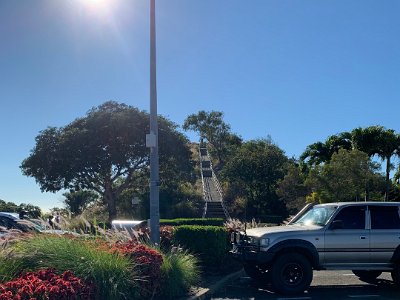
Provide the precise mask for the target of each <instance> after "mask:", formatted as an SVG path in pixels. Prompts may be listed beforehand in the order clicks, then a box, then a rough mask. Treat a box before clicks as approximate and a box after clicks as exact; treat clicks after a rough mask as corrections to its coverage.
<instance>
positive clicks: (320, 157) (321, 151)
mask: <svg viewBox="0 0 400 300" xmlns="http://www.w3.org/2000/svg"><path fill="white" fill-rule="evenodd" d="M339 149H346V150H351V149H352V142H351V133H349V132H342V133H339V134H338V135H331V136H329V137H328V138H327V139H326V141H325V142H324V143H323V142H317V143H314V144H311V145H308V146H307V148H306V150H305V151H304V152H303V154H302V155H301V156H300V160H302V161H303V162H304V161H306V160H307V164H308V165H310V166H315V165H320V164H322V163H326V162H329V161H330V160H331V157H332V155H333V154H334V153H338V151H339Z"/></svg>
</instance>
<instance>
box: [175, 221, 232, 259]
mask: <svg viewBox="0 0 400 300" xmlns="http://www.w3.org/2000/svg"><path fill="white" fill-rule="evenodd" d="M173 241H174V243H175V244H176V245H181V246H183V247H185V248H186V249H188V250H190V251H192V252H194V253H197V254H199V255H200V259H201V262H202V264H204V265H206V266H219V265H220V263H221V261H222V260H223V258H224V256H225V255H226V253H227V251H228V243H227V231H226V229H225V228H224V227H219V226H197V225H182V226H178V227H176V228H175V231H174V237H173Z"/></svg>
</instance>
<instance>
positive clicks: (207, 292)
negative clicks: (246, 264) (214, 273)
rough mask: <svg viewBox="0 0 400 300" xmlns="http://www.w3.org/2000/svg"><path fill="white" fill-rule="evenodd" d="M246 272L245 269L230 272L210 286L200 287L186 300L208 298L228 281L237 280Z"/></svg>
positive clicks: (203, 299)
mask: <svg viewBox="0 0 400 300" xmlns="http://www.w3.org/2000/svg"><path fill="white" fill-rule="evenodd" d="M243 274H244V270H243V269H242V270H240V271H237V272H235V273H232V274H229V275H227V276H225V277H223V278H222V279H220V280H219V281H217V282H216V283H214V284H213V285H211V286H210V287H209V288H202V289H200V290H199V291H198V292H197V293H196V294H195V295H193V296H190V297H189V298H186V300H205V299H208V298H209V297H210V296H211V295H212V294H214V293H215V292H216V291H217V290H219V289H220V288H221V287H222V286H224V285H225V284H226V283H227V282H228V281H230V280H235V279H237V278H239V277H240V276H241V275H243Z"/></svg>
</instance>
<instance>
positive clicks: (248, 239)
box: [247, 236, 257, 244]
mask: <svg viewBox="0 0 400 300" xmlns="http://www.w3.org/2000/svg"><path fill="white" fill-rule="evenodd" d="M247 243H248V244H257V238H255V237H252V236H248V237H247Z"/></svg>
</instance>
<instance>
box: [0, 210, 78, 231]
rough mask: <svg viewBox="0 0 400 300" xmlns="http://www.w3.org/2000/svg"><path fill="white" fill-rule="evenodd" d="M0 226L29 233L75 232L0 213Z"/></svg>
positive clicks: (16, 214)
mask: <svg viewBox="0 0 400 300" xmlns="http://www.w3.org/2000/svg"><path fill="white" fill-rule="evenodd" d="M0 226H1V227H4V228H6V229H18V230H21V231H22V232H30V233H52V234H72V235H79V234H78V233H76V232H73V231H68V230H61V229H55V228H51V227H50V226H46V224H45V222H43V221H42V220H40V219H29V218H26V217H24V216H23V215H21V214H18V213H11V212H0Z"/></svg>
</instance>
